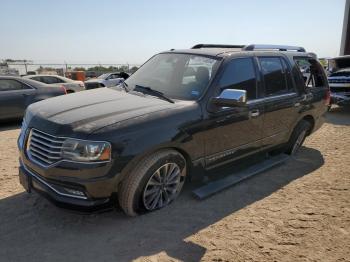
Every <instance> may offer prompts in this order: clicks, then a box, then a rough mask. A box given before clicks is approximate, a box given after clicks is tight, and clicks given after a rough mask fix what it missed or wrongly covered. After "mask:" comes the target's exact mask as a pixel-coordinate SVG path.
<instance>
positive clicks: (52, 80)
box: [41, 76, 62, 84]
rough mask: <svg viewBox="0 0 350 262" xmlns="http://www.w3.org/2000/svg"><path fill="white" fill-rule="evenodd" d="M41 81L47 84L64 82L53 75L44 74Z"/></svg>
mask: <svg viewBox="0 0 350 262" xmlns="http://www.w3.org/2000/svg"><path fill="white" fill-rule="evenodd" d="M41 82H44V83H45V84H57V83H62V80H61V79H58V78H57V77H53V76H42V77H41Z"/></svg>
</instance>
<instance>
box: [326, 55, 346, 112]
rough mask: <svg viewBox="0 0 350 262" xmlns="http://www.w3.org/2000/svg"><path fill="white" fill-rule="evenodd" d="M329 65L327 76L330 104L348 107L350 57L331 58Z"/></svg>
mask: <svg viewBox="0 0 350 262" xmlns="http://www.w3.org/2000/svg"><path fill="white" fill-rule="evenodd" d="M331 64H332V68H331V72H330V74H329V76H328V82H329V87H330V90H331V104H336V105H338V106H350V56H340V57H336V58H333V59H332V63H331Z"/></svg>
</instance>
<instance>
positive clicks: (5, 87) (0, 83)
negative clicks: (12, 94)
mask: <svg viewBox="0 0 350 262" xmlns="http://www.w3.org/2000/svg"><path fill="white" fill-rule="evenodd" d="M22 89H25V86H24V85H23V84H22V83H20V82H18V81H16V80H12V79H1V80H0V92H2V91H16V90H22Z"/></svg>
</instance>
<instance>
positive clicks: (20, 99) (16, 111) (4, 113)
mask: <svg viewBox="0 0 350 262" xmlns="http://www.w3.org/2000/svg"><path fill="white" fill-rule="evenodd" d="M64 94H66V90H65V88H64V87H62V86H61V85H47V84H44V83H41V82H38V81H34V80H31V79H26V78H22V77H11V76H0V120H8V119H18V118H22V117H23V115H24V112H25V110H26V108H27V107H28V105H30V104H32V103H35V102H38V101H41V100H44V99H47V98H50V97H54V96H59V95H64Z"/></svg>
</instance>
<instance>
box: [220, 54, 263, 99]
mask: <svg viewBox="0 0 350 262" xmlns="http://www.w3.org/2000/svg"><path fill="white" fill-rule="evenodd" d="M219 86H220V89H221V90H223V89H228V88H230V89H241V90H246V91H247V98H248V100H252V99H256V98H257V88H256V74H255V67H254V62H253V59H252V58H237V59H234V60H232V61H231V62H229V64H228V65H227V66H226V68H225V69H224V72H223V75H222V76H221V78H220V80H219Z"/></svg>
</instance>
